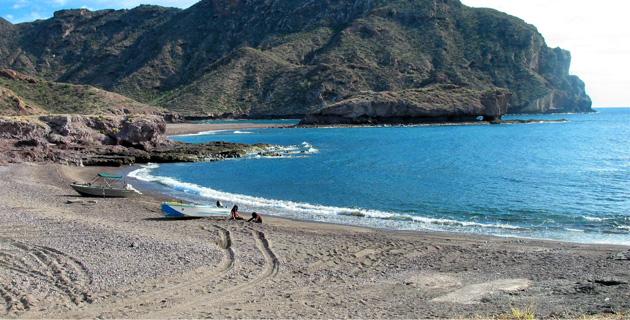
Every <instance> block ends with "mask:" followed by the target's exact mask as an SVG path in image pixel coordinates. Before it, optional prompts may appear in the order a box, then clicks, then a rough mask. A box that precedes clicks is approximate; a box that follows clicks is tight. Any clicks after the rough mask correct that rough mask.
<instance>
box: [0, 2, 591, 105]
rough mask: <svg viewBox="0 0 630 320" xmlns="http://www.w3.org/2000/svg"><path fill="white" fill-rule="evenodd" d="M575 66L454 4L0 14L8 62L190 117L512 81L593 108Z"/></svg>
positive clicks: (487, 16)
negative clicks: (25, 17)
mask: <svg viewBox="0 0 630 320" xmlns="http://www.w3.org/2000/svg"><path fill="white" fill-rule="evenodd" d="M570 63H571V58H570V54H569V53H568V52H567V51H565V50H562V49H559V48H556V49H552V48H549V47H547V45H546V44H545V41H544V39H543V37H542V36H541V35H540V33H538V31H537V30H536V28H535V27H534V26H532V25H529V24H527V23H525V22H524V21H522V20H520V19H518V18H515V17H512V16H509V15H507V14H504V13H501V12H498V11H495V10H490V9H480V8H469V7H466V6H464V5H462V4H461V3H460V2H459V1H457V0H353V1H342V0H325V1H311V0H292V1H286V0H247V1H242V0H238V1H233V0H203V1H201V2H199V3H197V4H196V5H194V6H192V7H190V8H189V9H186V10H177V9H169V8H160V7H155V6H141V7H138V8H135V9H132V10H118V11H113V10H104V11H96V12H90V11H87V10H71V11H63V12H58V13H57V14H55V17H53V18H51V19H48V20H43V21H36V22H33V23H24V24H18V25H10V24H9V25H7V24H6V23H5V24H4V25H2V24H0V66H4V67H10V68H13V69H17V70H19V71H22V72H25V73H29V74H31V75H40V76H44V77H46V78H47V79H49V80H55V81H63V82H72V83H80V84H91V85H95V86H98V87H101V88H104V89H107V90H111V91H115V92H118V93H121V94H124V95H127V96H130V97H132V98H134V99H136V100H139V101H141V102H144V103H153V104H159V105H160V106H164V107H167V108H169V109H171V110H175V111H179V112H182V113H184V114H186V115H220V114H226V113H232V114H238V115H245V116H251V117H263V116H269V115H277V116H282V115H295V114H308V113H313V112H318V111H319V110H320V109H322V108H326V107H329V106H331V105H335V104H336V103H338V102H340V101H351V100H352V99H353V98H359V97H360V98H361V99H364V98H365V97H366V95H365V94H364V92H374V93H375V94H374V95H373V96H374V97H375V98H378V97H381V96H383V95H389V94H393V95H396V96H397V97H398V98H397V99H400V100H401V101H406V100H412V99H413V95H414V92H415V91H416V90H419V89H423V88H426V87H431V86H435V85H441V84H450V85H456V86H459V87H464V88H469V89H471V90H486V89H493V88H496V87H499V88H504V89H507V90H509V91H510V93H511V97H510V100H509V102H508V105H507V107H508V112H510V113H532V112H569V111H570V112H576V111H578V112H582V111H591V101H590V98H589V97H588V96H587V95H586V93H585V90H584V84H583V83H582V81H580V80H579V79H578V78H577V77H575V76H571V75H569V72H568V71H569V66H570ZM407 94H410V95H411V96H409V97H406V96H405V95H407ZM375 103H376V102H375Z"/></svg>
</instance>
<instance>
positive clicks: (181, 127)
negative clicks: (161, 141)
mask: <svg viewBox="0 0 630 320" xmlns="http://www.w3.org/2000/svg"><path fill="white" fill-rule="evenodd" d="M293 126H294V125H289V124H272V123H250V122H240V123H192V122H185V123H169V124H167V125H166V135H167V136H178V135H192V134H198V133H201V132H206V131H222V130H244V129H271V128H290V127H293Z"/></svg>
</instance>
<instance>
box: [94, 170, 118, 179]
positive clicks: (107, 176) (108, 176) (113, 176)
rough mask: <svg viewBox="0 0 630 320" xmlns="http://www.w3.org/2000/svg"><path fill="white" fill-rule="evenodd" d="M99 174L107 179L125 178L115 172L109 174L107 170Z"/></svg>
mask: <svg viewBox="0 0 630 320" xmlns="http://www.w3.org/2000/svg"><path fill="white" fill-rule="evenodd" d="M98 176H99V177H101V178H105V179H122V178H123V177H122V176H116V175H113V174H109V173H107V172H101V173H99V174H98Z"/></svg>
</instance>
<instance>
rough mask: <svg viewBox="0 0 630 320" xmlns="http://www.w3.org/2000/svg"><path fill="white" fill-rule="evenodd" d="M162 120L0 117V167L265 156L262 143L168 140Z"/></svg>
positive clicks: (92, 117)
mask: <svg viewBox="0 0 630 320" xmlns="http://www.w3.org/2000/svg"><path fill="white" fill-rule="evenodd" d="M165 130H166V123H165V122H164V119H163V117H162V116H150V115H142V116H83V115H54V116H50V115H48V116H28V117H0V164H5V163H16V162H25V161H28V162H56V163H64V164H71V165H110V166H111V165H113V166H120V165H125V164H134V163H147V162H157V163H160V162H191V161H207V160H213V159H223V158H234V157H241V156H244V155H245V154H247V153H252V152H264V151H265V146H263V145H243V144H234V143H223V142H215V143H207V144H185V143H178V142H174V141H171V140H169V139H168V138H167V137H166V135H165Z"/></svg>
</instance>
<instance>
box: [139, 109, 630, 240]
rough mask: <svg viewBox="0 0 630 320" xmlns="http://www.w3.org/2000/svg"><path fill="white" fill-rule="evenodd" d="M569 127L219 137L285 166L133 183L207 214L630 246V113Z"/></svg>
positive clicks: (586, 118)
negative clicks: (205, 208)
mask: <svg viewBox="0 0 630 320" xmlns="http://www.w3.org/2000/svg"><path fill="white" fill-rule="evenodd" d="M512 118H518V119H531V118H535V119H539V120H558V119H566V120H567V121H565V122H560V123H544V122H542V123H531V124H504V125H451V126H416V127H367V128H297V129H259V130H247V131H221V132H209V133H207V134H204V135H196V136H183V137H173V138H174V139H177V140H180V141H185V142H192V143H200V142H206V141H216V140H220V141H231V142H243V143H271V144H276V145H280V146H282V147H281V148H279V149H278V150H277V151H278V152H279V153H280V154H282V157H273V158H271V157H259V156H255V155H252V156H249V157H247V158H244V159H238V160H227V161H221V162H210V163H192V164H163V165H159V166H158V165H149V166H146V167H143V168H140V169H138V170H135V171H134V172H132V173H131V174H130V176H132V177H135V178H136V179H138V180H140V181H141V182H142V183H149V184H151V185H152V186H153V187H155V188H159V189H160V190H161V191H164V192H168V193H171V194H173V196H174V197H179V198H185V199H188V200H190V201H195V202H198V203H213V202H214V201H215V200H217V199H218V200H221V201H223V202H224V203H227V204H232V203H236V204H238V205H239V206H240V207H242V208H244V209H246V210H258V211H260V212H262V213H263V214H270V215H278V216H285V217H291V218H298V219H306V220H316V221H327V222H335V223H346V224H355V225H365V226H372V227H380V228H391V229H405V230H439V231H449V232H464V233H478V234H487V235H497V236H515V237H526V238H541V239H555V240H562V241H571V242H583V243H615V244H626V245H628V244H630V109H600V110H598V112H597V113H592V114H561V115H536V116H531V115H523V116H512Z"/></svg>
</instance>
